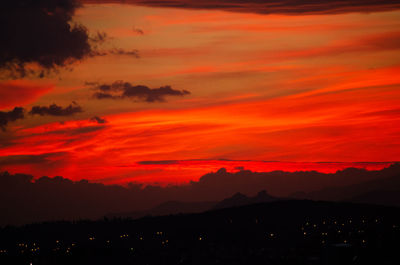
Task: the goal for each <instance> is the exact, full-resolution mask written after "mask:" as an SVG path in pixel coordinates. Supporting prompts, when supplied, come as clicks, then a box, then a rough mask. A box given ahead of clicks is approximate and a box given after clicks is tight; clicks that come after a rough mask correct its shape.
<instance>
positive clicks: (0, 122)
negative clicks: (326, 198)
mask: <svg viewBox="0 0 400 265" xmlns="http://www.w3.org/2000/svg"><path fill="white" fill-rule="evenodd" d="M7 2H10V3H6V4H5V5H6V8H5V9H4V10H7V11H0V12H1V14H0V16H1V17H3V18H5V20H4V21H6V23H5V24H4V25H3V26H2V27H1V28H0V30H1V32H3V33H4V34H2V35H3V37H1V38H3V42H2V43H3V44H0V50H2V52H0V171H9V172H10V173H26V174H32V175H33V176H35V177H41V176H63V177H65V178H69V179H72V180H80V179H88V180H90V181H93V182H102V183H106V184H108V183H120V184H124V183H127V182H138V183H148V184H155V183H158V184H161V185H167V184H181V183H188V182H190V181H193V180H198V179H199V178H200V177H201V176H202V175H204V174H206V173H208V172H211V171H217V170H218V169H219V168H221V167H225V168H226V169H227V170H228V171H230V172H235V171H238V170H241V169H248V170H252V171H259V172H265V171H272V170H284V171H291V172H293V171H297V170H317V171H320V172H325V173H333V172H336V171H337V170H339V169H344V168H346V167H360V168H366V169H381V168H384V167H387V166H388V165H390V164H391V162H393V161H399V160H400V108H399V106H400V104H399V103H400V63H399V62H400V52H399V50H400V30H399V29H400V10H399V7H400V3H399V2H398V1H381V2H379V4H377V3H376V1H359V0H352V1H349V3H347V2H346V3H343V2H337V3H336V2H334V1H333V0H331V1H324V2H322V1H317V0H309V1H305V2H299V1H294V0H293V1H286V2H283V1H279V0H274V1H269V2H268V3H266V1H261V0H251V1H241V0H219V1H216V0H215V1H211V0H210V1H202V2H201V3H200V1H192V0H173V1H147V0H143V1H135V0H132V1H117V0H115V1H111V0H110V1H92V0H86V1H84V2H83V3H77V2H76V1H75V0H57V1H53V2H52V1H49V0H43V1H41V2H40V3H39V4H36V3H32V2H31V1H28V0H18V1H15V2H13V1H7ZM17 32H18V33H19V34H16V33H17ZM321 162H324V163H321Z"/></svg>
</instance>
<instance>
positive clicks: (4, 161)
mask: <svg viewBox="0 0 400 265" xmlns="http://www.w3.org/2000/svg"><path fill="white" fill-rule="evenodd" d="M64 154H65V153H46V154H40V155H11V156H0V167H3V166H9V165H21V164H23V165H26V164H43V163H46V164H47V163H48V162H49V161H51V160H52V159H54V158H55V157H59V156H61V155H64Z"/></svg>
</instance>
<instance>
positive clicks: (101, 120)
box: [90, 116, 107, 124]
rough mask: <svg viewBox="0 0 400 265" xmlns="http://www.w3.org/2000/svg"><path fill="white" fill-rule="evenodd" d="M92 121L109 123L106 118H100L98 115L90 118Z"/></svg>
mask: <svg viewBox="0 0 400 265" xmlns="http://www.w3.org/2000/svg"><path fill="white" fill-rule="evenodd" d="M90 121H93V122H97V123H98V124H104V123H107V121H106V120H105V119H103V118H100V117H98V116H94V117H93V118H91V119H90Z"/></svg>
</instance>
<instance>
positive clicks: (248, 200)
mask: <svg viewBox="0 0 400 265" xmlns="http://www.w3.org/2000/svg"><path fill="white" fill-rule="evenodd" d="M276 200H279V198H276V197H273V196H271V195H269V194H268V193H267V191H266V190H262V191H260V192H259V193H257V195H256V196H254V197H248V196H246V195H244V194H241V193H240V192H238V193H236V194H235V195H233V196H232V197H230V198H227V199H224V200H222V201H221V202H219V203H217V204H216V205H215V206H214V207H213V209H223V208H231V207H237V206H244V205H250V204H255V203H263V202H272V201H276Z"/></svg>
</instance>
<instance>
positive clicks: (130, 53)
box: [108, 48, 140, 58]
mask: <svg viewBox="0 0 400 265" xmlns="http://www.w3.org/2000/svg"><path fill="white" fill-rule="evenodd" d="M108 53H109V54H114V55H128V56H133V57H135V58H140V55H139V51H138V50H129V51H128V50H124V49H121V48H119V49H112V50H110V51H108Z"/></svg>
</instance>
